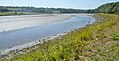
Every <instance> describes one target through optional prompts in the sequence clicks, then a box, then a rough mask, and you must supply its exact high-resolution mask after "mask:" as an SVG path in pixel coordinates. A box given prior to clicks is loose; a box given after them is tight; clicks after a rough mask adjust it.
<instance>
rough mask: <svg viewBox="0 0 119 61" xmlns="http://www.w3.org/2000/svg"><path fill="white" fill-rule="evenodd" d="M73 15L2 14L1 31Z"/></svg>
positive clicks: (37, 24)
mask: <svg viewBox="0 0 119 61" xmlns="http://www.w3.org/2000/svg"><path fill="white" fill-rule="evenodd" d="M71 17H72V16H71V15H62V14H40V15H19V16H18V15H17V16H0V32H4V31H10V30H16V29H22V28H28V27H34V26H39V25H42V24H49V23H53V22H58V21H63V20H66V19H69V18H71Z"/></svg>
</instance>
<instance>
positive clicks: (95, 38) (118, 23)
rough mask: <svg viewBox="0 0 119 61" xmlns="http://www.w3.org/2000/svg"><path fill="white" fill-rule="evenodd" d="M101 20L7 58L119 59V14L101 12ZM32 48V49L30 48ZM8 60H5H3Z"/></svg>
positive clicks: (42, 60) (41, 60)
mask: <svg viewBox="0 0 119 61" xmlns="http://www.w3.org/2000/svg"><path fill="white" fill-rule="evenodd" d="M96 18H97V19H98V20H97V23H95V24H93V25H89V26H87V27H85V28H82V29H80V30H79V29H78V30H75V31H72V32H70V33H68V34H66V35H64V36H62V37H59V38H56V39H54V40H49V42H45V43H44V44H40V45H38V46H39V48H37V49H35V50H32V51H31V52H28V53H25V54H20V55H16V56H15V57H13V58H12V59H8V60H6V59H5V60H6V61H74V60H76V61H78V60H81V61H84V60H88V61H98V60H99V61H109V60H110V61H117V60H119V16H117V15H111V14H97V15H96ZM27 50H28V49H27ZM3 61H4V60H3Z"/></svg>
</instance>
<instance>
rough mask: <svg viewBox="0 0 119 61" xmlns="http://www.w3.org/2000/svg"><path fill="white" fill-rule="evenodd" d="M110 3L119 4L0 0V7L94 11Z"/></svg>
mask: <svg viewBox="0 0 119 61" xmlns="http://www.w3.org/2000/svg"><path fill="white" fill-rule="evenodd" d="M111 2H119V0H0V6H32V7H45V8H46V7H49V8H74V9H95V8H97V7H98V6H100V5H102V4H105V3H111Z"/></svg>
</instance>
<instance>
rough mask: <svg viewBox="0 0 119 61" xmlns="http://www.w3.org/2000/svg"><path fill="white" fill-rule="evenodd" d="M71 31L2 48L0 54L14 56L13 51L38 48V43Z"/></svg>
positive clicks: (19, 51)
mask: <svg viewBox="0 0 119 61" xmlns="http://www.w3.org/2000/svg"><path fill="white" fill-rule="evenodd" d="M92 24H93V23H92ZM87 25H89V24H87ZM87 25H86V26H87ZM86 26H84V27H86ZM84 27H82V28H84ZM78 29H80V28H78ZM75 30H76V29H74V30H72V31H75ZM70 32H71V31H67V32H64V33H60V34H57V35H54V36H49V37H46V38H43V39H40V40H36V41H33V42H29V43H26V44H23V45H19V46H15V47H12V48H9V49H5V50H2V51H0V56H4V58H5V57H11V56H13V55H12V54H13V53H18V54H19V53H23V51H21V50H24V49H27V48H31V50H30V51H32V50H33V49H37V47H38V46H37V45H39V44H43V43H45V42H47V41H49V40H53V39H55V38H58V37H62V36H63V35H66V34H67V33H70ZM34 46H35V47H34ZM32 47H33V48H32ZM11 52H12V54H11ZM27 52H28V51H26V52H25V53H27Z"/></svg>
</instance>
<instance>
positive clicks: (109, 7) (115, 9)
mask: <svg viewBox="0 0 119 61" xmlns="http://www.w3.org/2000/svg"><path fill="white" fill-rule="evenodd" d="M54 11H55V12H58V11H59V12H60V13H108V14H119V2H115V3H107V4H103V5H101V6H99V7H98V8H96V9H89V10H82V9H66V8H43V7H40V8H36V7H23V6H22V7H12V6H0V12H34V13H53V12H54Z"/></svg>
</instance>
